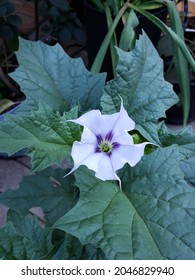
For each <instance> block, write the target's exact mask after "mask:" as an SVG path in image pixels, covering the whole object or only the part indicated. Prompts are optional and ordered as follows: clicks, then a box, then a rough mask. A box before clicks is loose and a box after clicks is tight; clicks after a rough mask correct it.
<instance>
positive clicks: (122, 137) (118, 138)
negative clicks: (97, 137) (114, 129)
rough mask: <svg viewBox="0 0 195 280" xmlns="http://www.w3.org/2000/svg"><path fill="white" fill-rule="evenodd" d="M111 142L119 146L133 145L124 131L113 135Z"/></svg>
mask: <svg viewBox="0 0 195 280" xmlns="http://www.w3.org/2000/svg"><path fill="white" fill-rule="evenodd" d="M112 142H116V143H119V144H120V145H134V142H133V137H132V136H131V135H129V134H128V132H126V131H123V133H121V134H117V135H116V134H113V137H112Z"/></svg>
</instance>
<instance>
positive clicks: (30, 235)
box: [0, 210, 53, 260]
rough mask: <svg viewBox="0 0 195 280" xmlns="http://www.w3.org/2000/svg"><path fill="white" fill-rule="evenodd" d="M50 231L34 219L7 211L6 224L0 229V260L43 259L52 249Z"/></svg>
mask: <svg viewBox="0 0 195 280" xmlns="http://www.w3.org/2000/svg"><path fill="white" fill-rule="evenodd" d="M52 247H53V245H52V243H51V229H49V228H42V227H41V226H40V225H39V224H38V221H37V218H36V217H27V216H26V217H24V216H21V215H20V214H18V213H17V212H14V211H12V210H9V211H8V223H7V225H6V226H5V227H3V228H0V258H1V259H5V260H9V259H16V260H32V259H40V258H44V256H46V255H47V254H48V252H49V251H50V250H51V249H52Z"/></svg>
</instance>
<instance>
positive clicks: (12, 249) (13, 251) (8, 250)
mask: <svg viewBox="0 0 195 280" xmlns="http://www.w3.org/2000/svg"><path fill="white" fill-rule="evenodd" d="M34 256H35V252H34V250H33V246H32V243H29V242H28V240H27V239H26V238H25V237H23V236H21V235H19V234H17V233H16V231H15V229H14V227H13V225H12V223H8V224H7V225H6V226H5V227H4V228H0V259H4V260H26V259H28V260H32V259H33V258H34Z"/></svg>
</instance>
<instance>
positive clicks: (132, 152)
mask: <svg viewBox="0 0 195 280" xmlns="http://www.w3.org/2000/svg"><path fill="white" fill-rule="evenodd" d="M147 144H150V143H149V142H145V143H141V144H136V145H121V146H119V147H118V148H117V149H115V150H113V152H112V155H111V161H112V165H113V168H114V171H116V170H118V169H120V168H122V167H123V166H124V165H125V163H128V164H129V165H130V166H132V167H133V166H135V165H136V164H137V163H138V162H139V161H140V160H141V158H142V156H143V155H144V149H145V146H146V145H147Z"/></svg>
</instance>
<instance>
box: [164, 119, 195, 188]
mask: <svg viewBox="0 0 195 280" xmlns="http://www.w3.org/2000/svg"><path fill="white" fill-rule="evenodd" d="M159 138H160V140H161V143H162V145H163V146H164V147H165V146H170V145H172V144H175V143H177V145H178V150H179V152H180V154H181V155H182V157H183V160H182V161H181V164H180V167H181V169H182V171H183V172H184V176H185V177H184V178H185V180H186V181H187V182H188V183H189V184H191V185H192V186H195V141H194V139H195V133H194V131H193V130H192V127H190V126H189V127H186V128H184V129H181V130H179V131H172V130H170V129H168V128H167V127H166V125H165V124H164V123H161V124H160V125H159Z"/></svg>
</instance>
